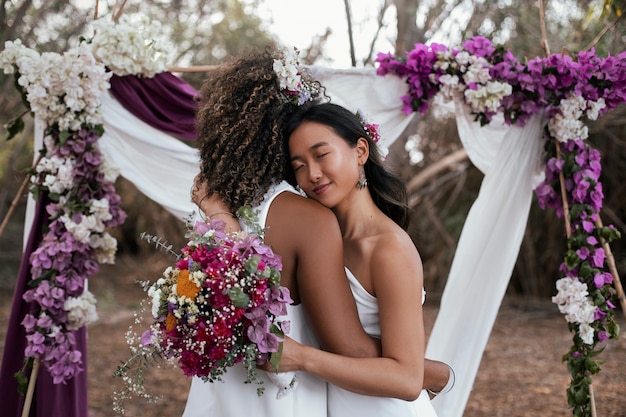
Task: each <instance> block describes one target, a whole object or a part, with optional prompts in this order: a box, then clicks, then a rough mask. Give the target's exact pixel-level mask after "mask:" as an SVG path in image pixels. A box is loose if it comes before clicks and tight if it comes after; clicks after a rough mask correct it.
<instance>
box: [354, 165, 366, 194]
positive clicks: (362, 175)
mask: <svg viewBox="0 0 626 417" xmlns="http://www.w3.org/2000/svg"><path fill="white" fill-rule="evenodd" d="M365 187H367V178H366V177H365V168H363V167H361V172H360V173H359V180H358V181H357V182H356V188H358V189H359V190H362V189H363V188H365Z"/></svg>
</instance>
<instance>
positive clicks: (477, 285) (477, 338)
mask: <svg viewBox="0 0 626 417" xmlns="http://www.w3.org/2000/svg"><path fill="white" fill-rule="evenodd" d="M456 118H457V126H458V130H459V136H460V138H461V141H462V143H463V145H464V147H465V148H466V149H467V152H468V156H469V157H470V159H471V161H472V162H473V163H474V164H475V165H476V166H477V167H478V168H479V169H480V170H481V171H482V172H483V173H484V174H485V177H484V179H483V182H482V185H481V187H480V192H479V195H478V197H477V199H476V201H475V202H474V204H473V205H472V208H471V209H470V211H469V213H468V216H467V219H466V221H465V225H464V227H463V231H462V232H461V237H460V239H459V243H458V246H457V249H456V253H455V256H454V259H453V261H452V267H451V270H450V275H449V276H448V281H447V283H446V287H445V289H444V292H443V295H442V298H441V305H440V309H439V313H438V315H437V319H436V321H435V324H434V327H433V329H432V332H431V334H430V338H429V340H428V345H427V348H426V357H428V358H431V359H436V360H441V361H444V362H446V363H448V364H450V365H451V366H452V367H453V368H454V370H455V372H456V385H455V386H454V389H453V390H452V391H450V392H449V393H447V394H445V395H441V396H439V397H436V398H435V399H434V400H433V405H434V407H435V409H436V410H437V414H438V415H439V417H460V416H462V415H463V410H464V409H465V404H466V403H467V400H468V398H469V395H470V392H471V390H472V386H473V384H474V379H475V376H476V373H477V372H478V368H479V365H480V361H481V359H482V355H483V351H484V349H485V346H486V345H487V340H488V338H489V334H490V332H491V329H492V327H493V323H494V322H495V319H496V315H497V313H498V309H499V307H500V304H501V302H502V298H503V296H504V293H505V291H506V288H507V284H508V282H509V278H510V276H511V272H512V271H513V267H514V265H515V261H516V259H517V255H518V253H519V247H520V245H521V242H522V238H523V236H524V230H525V228H526V222H527V219H528V212H529V210H530V204H531V201H532V195H533V190H534V188H535V186H536V185H537V183H538V182H537V181H538V180H539V178H540V176H541V172H542V169H541V160H542V158H541V154H542V150H543V141H542V129H543V127H544V125H545V123H546V120H545V119H544V118H543V117H542V116H535V117H533V118H532V119H531V120H530V121H529V122H528V123H527V124H526V126H525V127H523V128H521V127H509V126H506V125H504V124H503V123H502V121H501V120H500V121H494V122H492V123H491V124H490V125H489V126H484V127H481V126H480V124H479V123H477V122H474V121H473V116H472V115H470V114H469V112H468V110H467V108H466V107H465V106H464V105H462V104H457V105H456Z"/></svg>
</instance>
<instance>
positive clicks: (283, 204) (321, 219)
mask: <svg viewBox="0 0 626 417" xmlns="http://www.w3.org/2000/svg"><path fill="white" fill-rule="evenodd" d="M270 216H271V219H268V221H269V220H274V221H280V222H281V223H284V224H285V225H289V226H292V227H294V226H298V228H299V229H303V230H318V228H319V227H321V228H322V230H324V229H326V228H329V227H330V228H335V227H338V223H337V218H336V217H335V215H334V214H333V212H332V211H330V209H328V208H327V207H324V206H323V205H321V204H320V203H318V202H317V201H315V200H311V199H308V198H306V197H302V196H301V195H298V194H294V193H290V192H284V193H281V194H280V195H279V196H277V197H276V199H275V200H274V202H273V203H272V206H271V209H270Z"/></svg>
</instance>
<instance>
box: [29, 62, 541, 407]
mask: <svg viewBox="0 0 626 417" xmlns="http://www.w3.org/2000/svg"><path fill="white" fill-rule="evenodd" d="M309 70H310V71H311V73H312V74H313V75H314V77H315V78H317V79H319V80H320V81H321V82H322V84H323V85H324V86H325V87H326V90H327V94H328V95H329V96H331V97H332V101H333V102H334V103H337V104H340V105H343V106H345V107H346V108H348V109H350V110H352V111H356V109H361V110H363V111H364V112H365V113H366V114H368V115H369V116H370V117H371V118H372V119H373V121H374V122H375V123H378V124H380V131H381V136H382V140H383V141H384V143H383V145H385V146H389V145H391V144H392V143H393V142H394V141H395V140H396V139H397V138H398V137H399V136H400V134H401V133H402V132H403V130H404V129H405V128H406V126H407V125H408V124H409V122H410V120H411V118H412V117H414V114H411V115H405V114H404V113H403V112H402V102H401V100H400V97H401V96H402V95H404V94H405V92H406V83H405V82H404V81H403V80H401V79H399V78H397V77H393V76H386V77H381V76H377V75H376V73H375V70H374V69H372V68H366V69H363V68H361V69H345V70H336V69H329V68H322V67H315V66H312V67H309ZM102 100H103V104H102V112H103V116H104V127H105V134H104V136H103V137H102V138H101V139H100V140H99V141H98V146H99V147H100V149H101V151H102V153H103V154H104V155H105V156H106V157H107V158H108V160H109V161H110V162H111V163H113V164H114V165H116V166H117V167H119V169H120V173H121V175H122V176H123V177H124V178H126V179H128V180H129V181H130V182H132V183H133V184H134V185H135V186H136V187H137V188H138V190H139V191H141V192H142V193H144V194H145V195H147V196H148V197H149V198H150V199H152V200H154V201H155V202H157V203H158V204H160V205H161V206H163V207H164V208H165V209H167V210H168V211H169V212H170V213H172V214H173V215H175V216H176V217H177V218H181V219H182V218H184V217H186V216H187V215H189V214H190V213H192V212H193V211H194V209H195V206H194V205H193V204H192V203H191V201H190V196H189V191H190V188H191V186H192V183H193V177H194V176H195V175H196V173H197V172H198V171H199V167H198V162H199V155H198V152H197V150H196V149H195V148H193V147H190V146H188V145H186V144H184V143H182V142H181V141H179V140H178V139H176V138H174V137H171V136H170V135H168V134H165V133H163V132H161V131H159V130H156V129H154V128H152V127H150V126H149V125H147V124H146V123H144V122H142V121H141V120H139V119H138V118H136V117H135V116H133V115H132V114H130V113H129V112H128V111H126V110H125V109H124V108H123V107H122V106H121V105H119V103H118V102H117V101H116V100H115V99H114V98H113V97H112V96H111V95H110V93H108V92H107V93H105V94H104V95H103V97H102ZM456 113H457V124H458V128H459V135H460V137H461V141H462V142H463V145H464V146H465V147H466V148H467V150H468V154H469V156H470V159H471V160H472V162H473V163H474V164H476V166H477V167H478V168H479V169H481V171H483V172H484V174H485V178H484V180H483V183H482V186H481V189H480V193H479V196H478V198H477V200H476V202H475V203H474V205H473V207H472V209H471V210H470V212H469V215H468V217H467V220H466V223H465V227H464V229H463V232H462V234H461V238H460V240H459V244H458V247H457V251H456V255H455V257H454V260H453V263H452V269H451V271H450V276H449V277H448V282H447V285H446V288H445V290H444V293H443V296H442V300H441V309H440V311H439V315H438V317H437V320H436V322H435V325H434V328H433V330H432V333H431V336H430V340H429V343H428V347H427V351H426V353H427V356H428V357H429V358H432V359H439V360H443V361H445V362H447V363H449V364H451V365H452V366H453V367H454V369H455V370H456V378H457V380H456V385H455V387H454V389H453V390H452V391H451V392H450V393H448V394H445V395H442V396H440V397H438V398H436V399H435V400H434V402H433V404H434V405H435V408H436V409H437V412H438V414H439V416H440V417H458V416H461V415H462V414H463V409H464V408H465V404H466V402H467V399H468V397H469V393H470V391H471V389H472V385H473V382H474V378H475V376H476V372H477V371H478V367H479V364H480V360H481V358H482V354H483V350H484V348H485V345H486V343H487V339H488V337H489V333H490V332H491V328H492V326H493V323H494V321H495V317H496V314H497V311H498V308H499V306H500V303H501V301H502V297H503V295H504V292H505V290H506V287H507V284H508V282H509V278H510V275H511V271H512V269H513V266H514V264H515V260H516V259H517V255H518V251H519V246H520V244H521V241H522V237H523V234H524V229H525V226H526V221H527V218H528V211H529V208H530V203H531V199H532V192H533V189H534V186H535V185H536V176H535V174H536V173H537V172H539V171H540V170H541V169H540V159H541V158H540V155H541V150H542V141H541V129H542V127H543V125H544V123H545V120H544V119H543V118H542V117H534V118H533V119H532V120H531V121H530V122H529V123H528V124H527V126H526V127H524V128H517V127H508V126H505V125H504V124H502V123H500V124H498V123H492V124H491V125H490V126H486V127H480V125H479V124H477V123H474V122H473V121H472V119H473V118H472V116H471V115H469V114H468V112H467V110H466V109H465V107H464V106H463V105H460V104H459V105H457V109H456ZM41 134H42V130H41V129H40V128H39V129H37V132H36V136H37V140H38V141H40V140H41ZM39 143H40V142H39ZM30 206H32V201H31V202H29V207H30ZM27 220H28V218H27ZM26 225H27V227H25V229H26V230H27V229H29V228H30V221H27V222H26Z"/></svg>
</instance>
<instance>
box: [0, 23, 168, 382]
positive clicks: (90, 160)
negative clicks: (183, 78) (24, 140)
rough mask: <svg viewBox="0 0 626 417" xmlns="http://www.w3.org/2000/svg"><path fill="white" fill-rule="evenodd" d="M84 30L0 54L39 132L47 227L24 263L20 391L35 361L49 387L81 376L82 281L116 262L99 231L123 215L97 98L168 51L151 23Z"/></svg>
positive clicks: (36, 176)
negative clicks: (114, 79) (73, 42)
mask: <svg viewBox="0 0 626 417" xmlns="http://www.w3.org/2000/svg"><path fill="white" fill-rule="evenodd" d="M92 29H93V33H92V35H91V37H90V38H89V39H81V42H80V43H79V44H78V46H76V47H74V48H72V49H70V50H68V51H67V52H65V53H63V54H58V53H50V52H44V53H39V52H37V51H35V50H33V49H30V48H28V47H26V46H25V45H23V44H22V42H21V41H20V40H19V39H18V40H15V41H7V42H6V43H5V45H4V50H2V51H0V68H2V70H3V71H4V73H5V74H14V76H15V80H16V84H15V85H16V87H17V89H18V90H19V92H20V94H21V95H22V98H23V101H24V103H26V105H27V106H28V109H29V110H30V112H31V113H32V114H34V115H35V117H37V118H38V119H39V120H41V121H42V122H43V123H44V125H45V130H44V140H43V147H42V149H41V150H40V155H39V159H38V161H37V163H36V165H35V166H34V168H33V169H32V170H31V177H30V192H31V193H32V194H33V196H34V198H35V199H39V198H43V199H45V200H43V201H45V202H46V207H45V210H46V212H47V213H48V216H49V224H48V225H47V227H46V228H45V230H44V235H43V238H42V241H41V242H40V244H39V246H38V248H37V249H36V250H35V251H34V252H33V253H32V254H31V255H30V264H31V277H32V278H31V281H30V283H29V285H30V287H31V289H29V290H28V291H26V292H25V293H24V295H23V299H24V300H25V301H27V302H29V303H33V304H34V305H35V306H36V312H34V313H33V314H28V315H26V316H25V318H24V320H23V321H22V325H23V326H24V329H25V332H26V338H27V345H26V349H25V352H24V356H25V363H24V367H23V368H22V370H21V371H20V372H19V373H18V375H16V377H17V379H18V386H19V389H20V391H21V392H25V387H26V384H27V383H28V380H27V377H26V375H27V372H26V371H27V369H28V368H31V367H33V362H34V361H39V362H40V363H41V364H42V365H44V366H45V367H46V368H47V370H48V371H49V373H50V375H51V376H52V380H53V383H55V384H64V383H66V382H67V381H69V380H70V379H71V378H73V377H74V376H75V375H77V374H78V373H79V372H81V371H82V370H83V369H84V364H83V360H82V353H81V352H80V350H78V349H77V348H76V340H75V337H74V334H73V331H75V330H77V329H80V328H82V327H83V326H85V325H87V324H88V323H90V322H93V321H94V320H96V319H97V318H98V317H97V313H96V309H95V304H96V300H95V297H94V296H93V294H91V292H89V290H88V289H87V285H86V282H87V278H88V277H90V276H92V275H93V274H95V273H96V272H97V271H98V269H99V267H98V266H99V264H101V263H114V262H115V252H116V250H117V241H116V239H115V238H113V237H112V236H111V235H110V234H109V233H108V232H107V231H106V230H107V228H111V227H115V226H117V225H119V224H122V223H123V222H124V220H125V219H126V213H125V212H124V211H123V210H122V209H121V206H120V203H121V199H120V196H119V195H118V194H117V192H116V190H115V184H114V183H115V180H116V178H117V177H118V175H119V171H118V170H117V168H116V167H114V166H113V165H112V164H111V163H110V162H109V161H107V160H106V159H105V158H104V157H103V155H102V153H101V152H100V150H99V149H98V145H97V141H98V139H99V138H100V137H101V136H102V134H103V133H104V128H103V126H102V115H101V113H100V110H99V108H100V104H101V101H100V97H101V95H102V94H103V93H104V92H105V91H106V90H108V89H109V88H110V85H109V79H110V77H111V75H112V73H116V74H118V75H127V74H136V75H139V76H144V77H151V76H153V75H154V74H156V73H159V72H162V71H164V70H165V69H166V68H165V64H166V60H165V59H164V58H163V57H164V56H165V55H166V54H165V52H166V51H167V48H166V47H165V46H163V45H162V44H160V43H158V42H155V39H160V36H161V35H162V29H161V27H160V25H159V24H158V22H157V23H151V22H150V21H148V20H147V19H146V18H145V17H143V16H141V15H137V16H135V15H129V16H126V15H125V16H122V17H121V19H119V21H118V22H112V21H109V20H99V21H96V22H94V23H93V27H92ZM22 126H23V124H22ZM9 130H10V132H11V134H15V133H17V132H16V130H19V128H15V127H13V128H11V129H9ZM31 377H32V376H31Z"/></svg>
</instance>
